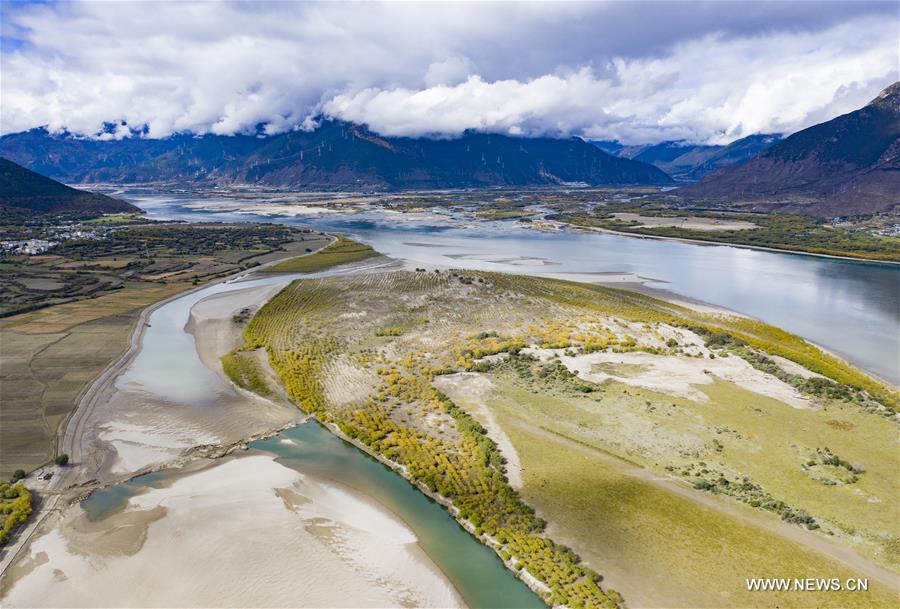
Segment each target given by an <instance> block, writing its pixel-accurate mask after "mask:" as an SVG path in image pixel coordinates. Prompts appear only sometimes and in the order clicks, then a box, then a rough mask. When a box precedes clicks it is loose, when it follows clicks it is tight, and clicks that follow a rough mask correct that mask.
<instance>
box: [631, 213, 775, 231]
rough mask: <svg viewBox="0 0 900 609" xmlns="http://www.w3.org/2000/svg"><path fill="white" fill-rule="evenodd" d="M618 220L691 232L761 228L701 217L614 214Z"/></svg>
mask: <svg viewBox="0 0 900 609" xmlns="http://www.w3.org/2000/svg"><path fill="white" fill-rule="evenodd" d="M613 217H614V218H616V219H617V220H622V221H624V222H631V221H635V222H637V223H638V225H639V226H642V227H648V228H656V227H666V226H671V227H676V228H685V229H690V230H705V231H723V230H749V229H752V228H759V227H758V226H757V225H756V224H754V223H753V222H747V221H746V220H734V219H731V218H701V217H699V216H680V217H674V218H673V217H669V216H642V215H640V214H631V213H618V214H613Z"/></svg>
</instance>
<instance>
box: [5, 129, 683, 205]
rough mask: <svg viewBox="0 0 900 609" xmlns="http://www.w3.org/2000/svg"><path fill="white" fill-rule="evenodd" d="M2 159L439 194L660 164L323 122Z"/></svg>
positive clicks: (26, 147) (86, 145) (94, 171)
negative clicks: (268, 132)
mask: <svg viewBox="0 0 900 609" xmlns="http://www.w3.org/2000/svg"><path fill="white" fill-rule="evenodd" d="M0 156H4V157H6V158H8V159H11V160H13V161H15V162H17V163H21V164H22V165H24V166H26V167H28V168H30V169H32V170H34V171H38V172H40V173H42V174H45V175H47V176H50V177H53V178H55V179H58V180H62V181H65V182H68V183H92V182H115V183H134V182H187V181H190V182H207V183H213V184H220V185H226V184H265V185H268V186H277V187H291V188H305V189H319V188H321V189H346V188H354V189H431V188H474V187H491V186H526V185H554V184H557V185H558V184H569V183H583V184H590V185H596V184H653V185H668V184H671V183H672V179H671V178H670V177H669V176H668V175H666V173H665V172H663V171H661V170H660V169H658V168H657V167H654V166H652V165H649V164H647V163H643V162H640V161H635V160H631V159H626V158H618V157H615V156H612V155H609V154H607V153H605V152H603V151H602V150H600V149H599V148H597V147H596V146H592V145H591V144H589V143H587V142H585V141H583V140H581V139H578V138H570V139H553V138H520V137H510V136H505V135H496V134H486V133H473V132H467V133H465V134H464V135H463V136H462V137H459V138H455V139H428V138H394V137H382V136H379V135H377V134H376V133H373V132H371V131H369V130H368V129H366V128H365V127H362V126H359V125H354V124H350V123H345V122H339V121H325V122H323V123H322V124H321V125H320V126H319V127H318V128H317V129H316V130H314V131H310V132H307V131H290V132H287V133H282V134H280V135H274V136H267V137H263V136H249V135H237V136H220V135H204V136H194V135H179V136H175V137H171V138H167V139H156V140H154V139H148V138H142V137H130V138H124V139H120V140H99V139H85V138H76V137H72V136H70V135H67V134H62V135H55V134H51V133H48V132H47V131H46V130H45V129H33V130H31V131H26V132H23V133H16V134H10V135H6V136H3V137H2V138H0Z"/></svg>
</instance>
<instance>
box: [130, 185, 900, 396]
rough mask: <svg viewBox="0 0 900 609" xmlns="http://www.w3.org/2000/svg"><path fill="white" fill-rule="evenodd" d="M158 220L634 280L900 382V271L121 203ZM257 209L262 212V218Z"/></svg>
mask: <svg viewBox="0 0 900 609" xmlns="http://www.w3.org/2000/svg"><path fill="white" fill-rule="evenodd" d="M117 196H120V197H122V198H125V199H127V200H130V201H131V202H133V203H135V204H137V205H139V206H141V207H142V208H143V209H145V210H146V211H147V212H148V215H149V216H150V217H153V218H167V219H170V218H180V219H190V220H198V221H199V220H219V221H261V222H280V223H286V224H296V225H304V226H311V227H314V228H317V229H319V230H330V231H340V232H343V233H347V234H350V235H353V236H355V237H357V238H359V239H361V240H362V241H365V242H367V243H369V244H371V245H372V246H373V247H375V249H377V250H378V251H380V252H382V253H384V254H386V255H388V256H391V257H394V258H398V259H402V260H406V261H407V263H409V264H410V265H415V264H420V265H438V266H453V267H456V268H472V269H481V270H491V271H504V272H513V273H527V274H532V275H553V276H559V277H570V278H572V279H578V280H603V279H604V278H609V277H610V276H613V275H617V274H625V275H633V276H634V277H635V278H640V280H642V281H643V282H644V283H645V284H646V285H648V286H650V287H655V288H661V289H665V290H669V291H671V292H674V293H676V294H680V295H682V296H686V297H689V298H693V299H696V300H700V301H703V302H708V303H710V304H714V305H719V306H722V307H725V308H727V309H731V310H733V311H737V312H739V313H743V314H746V315H750V316H752V317H755V318H757V319H761V320H763V321H766V322H768V323H770V324H773V325H775V326H779V327H781V328H784V329H786V330H789V331H791V332H793V333H795V334H799V335H800V336H803V337H804V338H806V339H808V340H810V341H812V342H814V343H817V344H819V345H822V346H824V347H826V348H827V349H830V350H832V351H834V352H836V353H838V354H840V355H841V356H843V357H845V358H847V359H848V360H850V361H852V362H853V363H855V364H857V365H858V366H860V367H861V368H863V369H865V370H868V371H870V372H872V373H874V374H876V375H878V376H880V377H882V378H884V379H886V380H888V381H890V382H892V383H894V384H895V385H896V384H900V305H898V303H900V267H898V266H896V265H888V264H877V263H866V262H853V261H846V260H838V259H830V258H822V257H814V256H804V255H799V254H785V253H778V252H768V251H760V250H750V249H744V248H736V247H730V246H713V245H700V244H692V243H681V242H672V241H662V240H658V239H642V238H636V237H625V236H619V235H611V234H602V233H587V232H580V231H562V232H542V231H538V230H534V229H532V228H529V227H527V226H526V225H523V224H522V223H518V222H514V221H476V220H475V219H474V218H473V216H472V214H460V213H454V212H450V211H449V210H438V212H437V213H435V212H432V211H429V212H426V213H408V214H400V213H391V212H384V211H373V210H364V211H361V212H351V213H322V214H300V215H294V216H291V215H287V214H289V213H291V212H290V208H285V207H284V206H282V207H275V208H273V207H271V206H265V205H257V204H256V203H255V202H254V200H249V199H248V200H246V201H242V200H241V199H240V198H237V199H236V198H233V197H232V198H228V199H227V200H215V199H199V198H197V197H191V196H173V195H169V194H159V193H155V194H150V195H148V194H147V193H145V192H144V193H139V194H135V193H129V192H127V191H126V192H124V193H117ZM257 210H258V211H257Z"/></svg>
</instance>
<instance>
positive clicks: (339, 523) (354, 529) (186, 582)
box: [4, 453, 463, 607]
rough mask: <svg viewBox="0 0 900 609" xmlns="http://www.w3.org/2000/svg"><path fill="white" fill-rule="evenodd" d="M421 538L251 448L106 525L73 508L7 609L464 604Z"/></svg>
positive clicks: (13, 585) (352, 495)
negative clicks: (20, 608)
mask: <svg viewBox="0 0 900 609" xmlns="http://www.w3.org/2000/svg"><path fill="white" fill-rule="evenodd" d="M238 540H239V541H238ZM416 542H417V540H416V536H415V534H414V533H413V532H412V531H411V530H410V529H409V528H408V527H407V526H406V525H405V524H403V522H402V521H400V520H399V519H398V518H397V517H396V516H395V515H393V514H392V513H391V512H389V511H387V510H386V509H385V508H383V507H382V506H380V505H379V504H377V503H375V502H372V501H371V500H368V499H366V498H365V497H363V496H361V495H359V494H358V493H357V492H355V491H352V490H350V489H347V488H344V487H341V486H339V485H337V484H335V483H332V482H329V481H323V480H320V479H317V478H315V477H312V476H308V475H304V474H299V473H297V472H296V471H294V470H293V469H290V468H288V467H285V466H283V465H280V464H279V463H277V462H276V461H275V460H274V458H273V457H272V456H270V455H267V454H263V453H249V454H246V455H242V456H240V457H237V458H232V459H226V460H221V461H217V462H213V463H211V464H210V465H209V466H208V467H206V468H204V469H202V470H200V471H197V472H194V473H191V474H189V475H186V476H179V477H177V478H176V479H175V480H174V481H173V482H171V484H164V485H161V486H159V487H154V488H149V489H147V491H146V492H144V493H143V494H140V495H137V496H135V497H132V498H131V499H130V500H129V503H128V505H127V507H126V509H125V510H123V511H121V512H118V513H116V514H114V515H113V516H110V517H108V518H106V519H103V520H100V521H97V522H93V523H92V522H89V521H88V520H87V517H86V516H85V513H84V511H83V510H82V508H81V507H80V506H78V505H75V506H72V507H70V508H68V509H67V510H66V511H65V512H64V513H63V515H62V517H61V520H60V523H59V526H58V527H56V528H54V529H53V530H52V531H50V532H49V533H48V534H46V535H43V536H42V537H40V538H38V539H37V540H36V541H35V542H34V543H33V544H32V545H31V547H30V549H29V555H28V556H27V557H26V558H25V559H24V560H23V561H21V562H20V563H19V565H18V566H17V567H15V568H14V569H13V571H12V572H11V573H10V574H9V575H10V580H11V581H9V582H8V583H7V586H8V589H7V590H6V591H5V599H4V605H5V606H19V607H24V606H29V607H87V606H120V607H175V606H185V607H187V606H190V607H199V606H220V607H239V606H256V607H273V606H279V607H285V606H291V607H387V606H428V607H460V606H463V604H462V602H461V600H460V599H459V597H458V595H457V594H456V592H455V590H454V589H453V587H452V586H451V585H450V584H449V583H448V582H447V581H446V580H445V578H444V577H443V576H442V574H441V573H440V571H439V570H438V569H437V567H435V565H434V564H433V563H432V562H431V561H430V560H429V559H428V557H427V556H426V555H425V554H424V552H423V551H422V550H421V548H420V547H419V546H418V544H417V543H416ZM186 573H189V574H190V577H185V574H186Z"/></svg>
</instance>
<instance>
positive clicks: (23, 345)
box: [0, 224, 331, 477]
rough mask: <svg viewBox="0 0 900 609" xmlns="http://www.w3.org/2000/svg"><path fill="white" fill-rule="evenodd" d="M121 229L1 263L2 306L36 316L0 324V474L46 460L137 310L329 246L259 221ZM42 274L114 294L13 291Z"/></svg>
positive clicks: (119, 349)
mask: <svg viewBox="0 0 900 609" xmlns="http://www.w3.org/2000/svg"><path fill="white" fill-rule="evenodd" d="M123 230H127V231H129V232H127V233H124V232H123V233H121V234H118V233H117V235H118V236H117V237H116V238H114V239H109V240H101V241H89V242H82V243H74V244H70V245H67V246H65V247H60V248H57V249H56V250H53V251H52V252H53V256H44V257H40V256H39V257H31V258H28V257H24V256H22V257H11V258H9V259H7V262H6V264H7V265H10V266H11V267H12V268H14V273H13V274H12V275H11V276H10V278H9V279H8V283H5V284H4V285H3V290H2V297H3V301H4V302H5V303H7V304H9V306H22V307H24V308H36V310H32V311H30V312H25V313H19V314H17V315H11V316H8V317H5V318H4V319H2V320H0V396H2V408H0V477H8V476H10V475H11V474H12V473H13V471H15V470H16V469H20V468H21V469H24V470H25V471H31V470H33V469H35V468H37V467H39V466H40V465H42V464H45V463H47V462H49V461H51V460H52V459H53V457H54V456H55V454H56V450H57V446H56V437H57V429H58V427H59V425H60V423H61V422H62V421H63V420H65V418H66V417H67V416H68V415H69V413H70V412H71V411H72V408H73V407H74V406H75V404H76V402H77V399H78V397H79V395H80V394H81V393H82V391H84V389H85V388H86V387H87V386H88V385H89V383H90V382H91V381H92V380H93V379H94V378H96V377H97V376H98V375H99V374H100V373H101V372H102V371H103V369H104V368H106V366H108V365H109V364H110V363H111V362H113V361H115V360H116V359H117V358H118V357H119V356H120V355H121V354H122V353H123V352H124V351H125V350H126V349H127V347H128V341H129V337H130V335H131V332H132V329H133V328H134V324H135V322H136V321H137V319H138V317H139V315H140V312H141V310H142V309H144V308H145V307H147V306H149V305H151V304H153V303H154V302H158V301H160V300H163V299H165V298H168V297H170V296H173V295H175V294H178V293H180V292H183V291H185V290H188V289H190V288H192V287H194V286H196V285H199V284H202V283H205V282H207V281H210V280H213V279H216V278H219V277H224V276H227V275H230V274H232V273H235V272H237V271H240V270H243V269H245V268H252V267H255V266H258V265H260V264H264V263H266V262H271V261H274V260H278V259H279V258H284V257H286V256H292V255H293V256H297V255H303V254H305V253H306V251H307V249H309V250H311V251H315V250H318V249H320V248H321V247H323V246H324V245H326V244H327V243H329V242H330V240H331V238H330V237H328V236H325V235H321V234H319V233H310V232H302V231H299V230H295V229H290V228H286V227H275V228H272V227H271V226H269V225H258V226H257V225H239V226H233V225H221V224H207V225H190V224H171V225H168V224H163V225H152V226H146V225H143V226H137V227H135V226H132V227H129V228H128V229H123ZM241 246H247V247H248V249H247V250H243V251H242V250H240V249H238V248H240V247H241ZM46 274H50V275H53V276H54V277H56V276H57V275H59V277H60V281H61V282H64V283H68V282H69V281H70V278H81V279H80V280H79V281H81V282H82V283H83V284H85V285H88V284H91V285H94V284H98V285H102V286H115V289H112V288H109V289H107V287H102V288H101V289H97V290H95V291H79V292H77V293H75V292H72V293H67V294H65V295H63V294H58V296H59V297H58V298H56V297H53V296H52V295H50V294H47V293H41V292H39V291H35V290H37V288H38V287H42V286H38V285H36V284H31V286H30V290H29V291H22V290H21V289H19V287H17V286H19V285H22V281H23V280H24V278H32V279H33V278H34V277H36V276H38V275H41V276H43V275H46ZM84 278H86V279H84ZM107 278H108V280H107ZM43 287H46V286H43ZM16 303H18V304H16ZM45 305H52V306H45Z"/></svg>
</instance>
